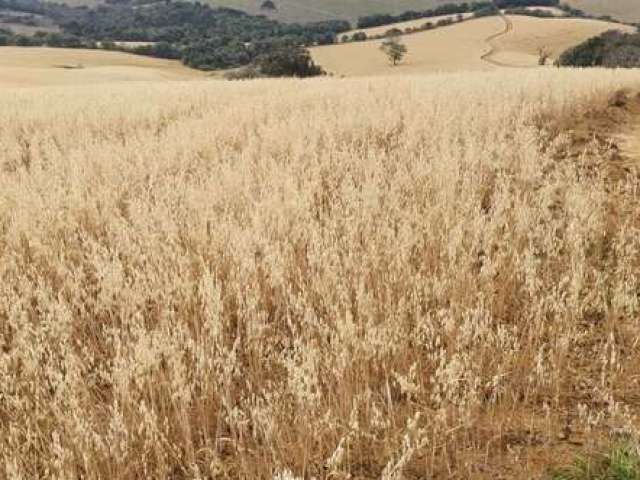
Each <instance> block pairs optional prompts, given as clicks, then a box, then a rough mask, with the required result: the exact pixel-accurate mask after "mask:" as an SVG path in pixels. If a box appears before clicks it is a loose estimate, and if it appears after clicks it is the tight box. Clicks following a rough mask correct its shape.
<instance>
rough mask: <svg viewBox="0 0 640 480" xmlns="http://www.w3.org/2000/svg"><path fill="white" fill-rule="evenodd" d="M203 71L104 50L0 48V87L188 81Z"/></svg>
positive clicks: (199, 75)
mask: <svg viewBox="0 0 640 480" xmlns="http://www.w3.org/2000/svg"><path fill="white" fill-rule="evenodd" d="M202 77H204V74H203V73H202V72H199V71H197V70H192V69H190V68H187V67H184V66H183V65H182V64H181V63H180V62H178V61H174V60H161V59H157V58H151V57H143V56H140V55H132V54H129V53H122V52H109V51H105V50H83V49H75V48H74V49H66V48H40V47H28V48H25V47H0V87H33V86H47V85H52V86H53V85H87V84H98V83H113V82H130V81H161V80H187V79H197V78H202Z"/></svg>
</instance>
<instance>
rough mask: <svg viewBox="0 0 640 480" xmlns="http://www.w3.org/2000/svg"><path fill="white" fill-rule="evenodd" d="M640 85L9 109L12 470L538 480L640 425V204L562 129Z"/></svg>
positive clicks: (535, 77)
mask: <svg viewBox="0 0 640 480" xmlns="http://www.w3.org/2000/svg"><path fill="white" fill-rule="evenodd" d="M639 85H640V74H639V73H637V72H608V71H599V72H587V71H584V72H582V71H575V72H573V71H556V70H549V71H532V72H528V73H523V72H515V73H514V72H511V73H504V72H501V73H499V74H498V73H493V74H475V75H469V74H465V75H446V76H445V75H442V76H432V77H419V76H415V77H407V78H397V77H394V78H390V79H376V80H374V79H364V80H357V79H356V80H344V81H336V80H331V79H319V80H312V81H309V82H304V83H303V82H302V81H292V80H290V81H257V82H242V83H236V84H229V83H218V82H211V83H207V82H202V83H198V82H189V83H173V84H171V85H166V84H165V85H163V84H129V85H126V86H125V85H113V86H104V87H103V88H101V89H100V90H96V89H95V88H77V89H73V90H71V89H56V88H43V89H30V90H10V89H5V90H2V91H0V102H1V103H2V106H3V107H2V109H1V110H0V124H1V125H3V128H2V129H1V130H0V158H1V159H2V164H1V166H0V278H1V279H2V282H0V332H1V333H0V465H2V468H3V469H4V470H3V471H2V473H0V476H2V475H5V477H6V478H8V479H32V478H60V479H67V478H85V479H98V478H102V479H107V478H108V479H139V478H154V479H156V478H157V479H168V478H171V479H186V478H189V479H212V478H233V479H293V478H313V477H315V478H317V479H347V478H351V479H354V480H355V479H374V478H382V479H385V480H390V479H401V478H405V479H414V478H415V479H417V478H433V479H437V478H441V479H444V478H447V479H476V478H487V479H488V478H491V479H496V478H510V479H516V478H522V479H525V478H526V479H528V480H530V479H531V478H536V475H537V473H539V472H540V471H541V469H542V468H543V467H542V466H541V464H546V463H547V462H549V461H554V462H555V461H559V460H561V458H562V457H563V456H569V455H571V454H572V453H573V450H574V449H575V448H576V447H574V446H573V445H574V443H578V442H582V443H585V444H588V443H591V442H595V441H597V440H598V439H600V438H601V436H602V435H606V434H607V433H608V432H610V431H612V430H613V431H619V429H625V431H633V430H634V429H635V428H636V427H637V426H638V424H637V419H636V415H637V413H638V408H639V407H640V389H639V385H638V382H639V380H640V345H639V336H638V332H639V330H638V329H639V327H640V324H639V321H638V319H639V318H640V316H639V315H638V314H639V303H638V300H639V293H640V277H639V276H638V272H639V268H640V260H639V259H640V235H639V234H638V233H639V231H638V229H639V228H640V221H639V219H640V202H638V194H637V192H638V188H639V187H640V182H639V180H638V177H637V176H635V175H629V176H628V177H623V178H622V179H621V180H620V181H619V182H617V183H616V182H613V181H611V179H610V178H608V173H607V172H608V170H607V165H608V163H607V162H608V161H609V159H611V158H613V157H612V154H613V153H612V151H610V150H609V149H608V148H602V145H601V144H597V143H596V144H594V145H595V146H596V147H598V148H595V147H594V148H592V147H589V145H586V146H585V149H587V150H589V151H591V153H590V154H588V155H580V156H578V157H576V158H572V157H569V156H567V153H566V152H567V151H568V146H569V145H570V143H568V140H569V137H567V136H566V135H559V136H558V135H556V134H555V133H554V131H555V129H556V128H557V127H558V124H559V123H560V122H563V121H569V119H572V118H579V117H580V116H582V115H585V114H587V113H588V112H590V111H592V110H593V109H595V108H599V107H600V106H602V107H604V106H606V101H607V97H608V96H609V94H610V92H611V91H614V90H617V89H620V88H622V87H638V86H639ZM551 119H553V122H554V123H551ZM605 147H606V145H605ZM614 199H615V203H612V202H613V201H614ZM615 429H618V430H615Z"/></svg>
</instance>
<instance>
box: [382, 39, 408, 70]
mask: <svg viewBox="0 0 640 480" xmlns="http://www.w3.org/2000/svg"><path fill="white" fill-rule="evenodd" d="M380 50H382V51H383V52H384V54H385V55H386V56H387V58H388V59H389V62H391V63H392V64H393V66H396V65H397V64H398V63H399V62H401V61H402V59H403V58H404V56H405V55H406V54H407V46H406V45H405V44H404V43H401V42H400V37H398V36H392V37H389V38H387V39H386V40H385V41H384V42H382V45H380Z"/></svg>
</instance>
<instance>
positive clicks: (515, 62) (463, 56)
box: [312, 15, 634, 76]
mask: <svg viewBox="0 0 640 480" xmlns="http://www.w3.org/2000/svg"><path fill="white" fill-rule="evenodd" d="M505 19H506V20H507V21H508V28H507V29H505ZM421 23H424V22H421ZM392 27H393V25H391V26H387V27H384V28H383V29H376V30H377V31H379V30H388V29H390V28H392ZM611 29H618V30H622V31H633V30H634V29H633V28H632V27H627V26H625V25H620V24H617V23H610V22H603V21H599V20H590V19H575V18H554V19H541V18H534V17H528V16H520V15H508V16H507V17H505V18H504V19H503V18H502V17H488V18H480V19H473V20H467V21H465V22H463V23H458V24H455V25H451V26H448V27H443V28H437V29H435V30H430V31H423V32H419V33H414V34H410V35H405V36H403V37H402V41H403V43H405V44H406V45H407V47H408V50H409V54H408V55H407V57H406V60H405V61H404V62H403V64H402V65H401V66H399V67H391V66H390V65H389V63H388V62H387V60H386V58H385V57H384V56H383V55H382V54H381V53H380V51H379V47H380V44H381V42H382V40H372V41H367V42H356V43H348V44H339V45H330V46H324V47H317V48H314V49H312V54H313V57H314V59H315V61H316V62H317V63H319V64H320V65H322V66H323V67H324V68H325V69H326V70H327V71H329V72H332V73H334V74H336V75H340V76H367V75H392V74H394V75H401V74H406V73H412V74H413V73H427V72H450V71H463V70H491V69H494V68H500V67H532V66H536V65H537V62H538V50H539V49H540V48H547V49H548V50H549V52H550V53H551V54H552V57H556V56H557V55H559V54H560V53H562V51H564V50H565V49H567V48H569V47H571V46H574V45H576V44H578V43H580V42H582V41H584V40H586V39H588V38H590V37H592V36H595V35H598V34H600V33H602V32H604V31H607V30H611ZM503 32H504V34H501V33H503ZM496 35H498V37H497V38H496V39H495V40H493V41H488V39H490V38H491V37H493V36H496ZM490 51H491V56H490V59H489V60H492V61H489V62H488V61H485V60H483V58H482V57H483V56H485V58H486V54H487V52H490Z"/></svg>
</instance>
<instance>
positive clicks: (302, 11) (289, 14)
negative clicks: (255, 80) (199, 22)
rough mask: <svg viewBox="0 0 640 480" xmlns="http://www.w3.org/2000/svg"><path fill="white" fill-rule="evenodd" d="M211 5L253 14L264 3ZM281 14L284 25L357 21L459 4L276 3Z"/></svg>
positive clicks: (389, 0)
mask: <svg viewBox="0 0 640 480" xmlns="http://www.w3.org/2000/svg"><path fill="white" fill-rule="evenodd" d="M210 3H211V4H214V5H220V6H225V7H231V8H238V9H241V10H245V11H247V12H249V13H253V14H258V13H264V12H263V11H261V10H260V5H261V4H262V0H210ZM274 3H275V4H276V5H277V7H278V10H277V11H276V12H275V13H273V14H271V16H272V18H274V19H276V20H280V21H284V22H307V21H316V20H326V19H331V18H338V19H347V20H351V21H355V20H356V19H357V18H358V17H360V16H363V15H371V14H375V13H393V14H397V13H402V12H406V11H407V10H427V9H429V8H433V7H437V6H438V5H444V4H447V3H456V1H455V0H320V1H318V0H274Z"/></svg>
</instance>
